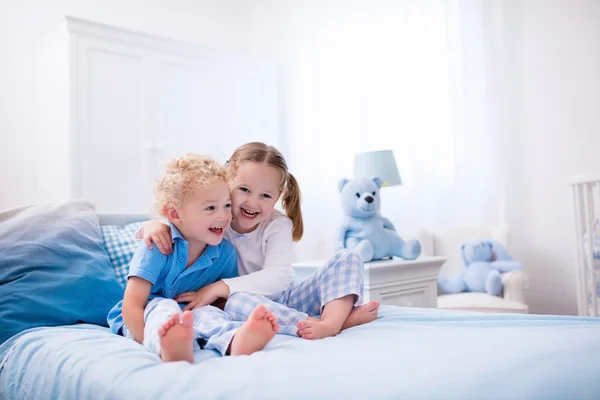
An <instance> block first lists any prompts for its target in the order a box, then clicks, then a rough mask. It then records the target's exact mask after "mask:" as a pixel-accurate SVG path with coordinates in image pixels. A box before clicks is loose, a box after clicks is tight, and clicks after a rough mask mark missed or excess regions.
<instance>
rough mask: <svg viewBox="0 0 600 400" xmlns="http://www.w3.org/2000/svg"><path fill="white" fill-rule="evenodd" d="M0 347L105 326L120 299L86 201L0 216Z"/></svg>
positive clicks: (120, 291)
mask: <svg viewBox="0 0 600 400" xmlns="http://www.w3.org/2000/svg"><path fill="white" fill-rule="evenodd" d="M0 254H1V257H0V321H1V323H0V344H1V343H3V342H4V341H6V340H7V339H8V338H10V337H11V336H13V335H15V334H17V333H19V332H22V331H24V330H25V329H29V328H34V327H42V326H60V325H72V324H76V323H90V324H97V325H101V326H107V323H106V316H107V314H108V312H109V311H110V309H111V308H112V307H113V306H114V305H115V304H116V303H117V302H119V300H121V299H122V298H123V288H122V286H121V285H120V284H119V282H118V281H117V278H116V276H115V274H114V272H113V269H112V265H111V263H110V259H109V257H108V253H107V252H106V250H105V249H104V247H103V246H102V233H101V231H100V225H99V223H98V215H97V214H96V211H95V206H94V204H93V203H92V202H90V201H88V200H72V201H68V202H64V203H60V204H45V205H39V206H28V207H22V208H18V209H13V210H8V211H5V212H0Z"/></svg>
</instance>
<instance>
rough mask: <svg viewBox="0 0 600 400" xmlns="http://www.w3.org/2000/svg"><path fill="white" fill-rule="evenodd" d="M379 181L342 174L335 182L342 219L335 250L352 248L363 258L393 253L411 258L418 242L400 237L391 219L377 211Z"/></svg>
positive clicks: (386, 255)
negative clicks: (342, 212) (338, 193)
mask: <svg viewBox="0 0 600 400" xmlns="http://www.w3.org/2000/svg"><path fill="white" fill-rule="evenodd" d="M381 185H382V181H381V179H379V178H373V179H368V178H360V179H352V180H348V179H345V178H344V179H341V180H340V181H339V182H338V190H339V191H340V194H341V195H340V198H341V204H342V209H343V210H344V223H343V224H342V226H341V227H340V230H339V233H338V239H337V242H336V245H335V250H336V251H338V250H341V249H349V250H352V251H353V252H355V253H357V254H358V255H359V256H360V258H361V259H362V261H363V262H369V261H372V260H380V259H382V258H386V257H393V256H396V257H401V258H404V259H406V260H414V259H416V258H417V257H419V255H420V254H421V244H420V243H419V242H418V241H416V240H409V241H406V242H405V241H404V240H402V238H401V237H400V235H398V233H397V232H396V229H395V228H394V225H393V224H392V222H391V221H390V220H389V219H387V218H385V217H382V216H381V215H380V213H379V208H380V204H381V200H380V198H379V188H381Z"/></svg>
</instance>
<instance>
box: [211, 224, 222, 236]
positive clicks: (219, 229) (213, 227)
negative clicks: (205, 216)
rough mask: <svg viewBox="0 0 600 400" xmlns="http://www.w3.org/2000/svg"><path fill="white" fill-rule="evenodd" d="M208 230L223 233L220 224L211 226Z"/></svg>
mask: <svg viewBox="0 0 600 400" xmlns="http://www.w3.org/2000/svg"><path fill="white" fill-rule="evenodd" d="M208 230H209V231H211V232H212V233H214V234H215V235H222V234H223V227H222V226H211V227H210V228H208Z"/></svg>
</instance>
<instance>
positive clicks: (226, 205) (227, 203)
mask: <svg viewBox="0 0 600 400" xmlns="http://www.w3.org/2000/svg"><path fill="white" fill-rule="evenodd" d="M177 213H178V215H179V218H178V219H175V220H174V221H171V222H173V223H174V224H175V225H176V226H177V229H179V231H180V232H181V234H182V235H183V237H184V238H185V240H187V241H188V242H189V241H196V242H201V243H206V244H210V245H213V246H215V245H218V244H219V243H221V240H222V239H223V232H224V231H225V229H227V226H229V224H230V223H231V200H230V198H229V187H228V185H227V183H225V182H224V181H222V180H220V179H219V180H216V181H214V182H212V183H211V184H210V185H208V186H207V187H206V189H204V190H195V191H194V194H193V195H190V196H188V197H187V198H186V199H185V201H184V202H183V204H182V205H181V207H179V209H178V210H177ZM170 219H171V218H169V220H170Z"/></svg>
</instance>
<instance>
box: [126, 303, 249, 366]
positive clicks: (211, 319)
mask: <svg viewBox="0 0 600 400" xmlns="http://www.w3.org/2000/svg"><path fill="white" fill-rule="evenodd" d="M176 313H178V314H179V315H181V314H183V311H182V310H181V308H180V306H179V304H177V302H176V301H175V300H173V299H166V298H161V297H157V298H154V299H152V300H151V301H150V302H149V303H148V305H146V308H145V310H144V322H145V323H146V326H145V327H144V343H143V345H144V347H145V348H146V349H147V350H148V351H150V352H152V353H154V354H156V355H159V356H160V341H159V337H158V330H159V328H160V327H161V326H163V325H164V324H165V322H167V321H168V320H169V319H170V318H171V317H172V316H173V314H176ZM192 314H193V315H194V333H195V334H196V340H194V341H193V345H194V351H198V350H201V349H211V350H216V351H218V352H219V353H220V354H221V355H225V353H226V352H227V349H228V347H229V344H230V343H231V340H232V339H233V335H234V334H235V332H237V330H238V329H239V328H240V327H241V326H242V325H243V324H244V322H242V321H233V320H232V319H231V317H229V316H228V315H227V314H226V313H225V312H224V311H222V310H221V309H219V308H217V307H214V306H204V307H198V308H195V309H193V310H192ZM122 333H123V336H125V337H128V338H132V336H131V333H130V332H129V331H128V330H127V328H126V327H125V326H123V328H122Z"/></svg>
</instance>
